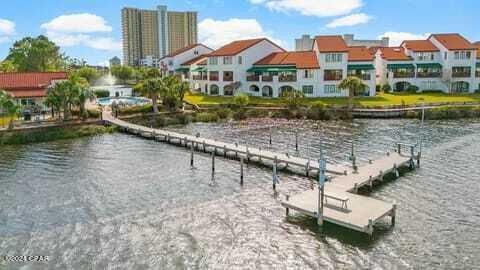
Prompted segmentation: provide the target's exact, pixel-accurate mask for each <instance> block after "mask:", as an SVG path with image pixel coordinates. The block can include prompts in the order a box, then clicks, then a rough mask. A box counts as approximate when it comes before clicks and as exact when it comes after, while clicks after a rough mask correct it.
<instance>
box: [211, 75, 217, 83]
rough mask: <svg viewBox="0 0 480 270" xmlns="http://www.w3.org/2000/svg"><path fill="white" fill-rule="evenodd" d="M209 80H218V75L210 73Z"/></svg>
mask: <svg viewBox="0 0 480 270" xmlns="http://www.w3.org/2000/svg"><path fill="white" fill-rule="evenodd" d="M209 81H213V82H218V75H210V78H209Z"/></svg>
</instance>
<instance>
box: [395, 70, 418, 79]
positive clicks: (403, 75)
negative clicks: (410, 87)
mask: <svg viewBox="0 0 480 270" xmlns="http://www.w3.org/2000/svg"><path fill="white" fill-rule="evenodd" d="M393 78H395V79H402V78H415V71H412V72H393Z"/></svg>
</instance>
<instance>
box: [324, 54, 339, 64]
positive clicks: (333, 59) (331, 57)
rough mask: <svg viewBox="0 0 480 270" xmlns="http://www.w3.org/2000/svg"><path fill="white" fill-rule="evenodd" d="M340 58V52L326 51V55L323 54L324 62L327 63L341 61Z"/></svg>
mask: <svg viewBox="0 0 480 270" xmlns="http://www.w3.org/2000/svg"><path fill="white" fill-rule="evenodd" d="M342 60H343V55H342V54H341V53H327V55H325V62H327V63H336V62H342Z"/></svg>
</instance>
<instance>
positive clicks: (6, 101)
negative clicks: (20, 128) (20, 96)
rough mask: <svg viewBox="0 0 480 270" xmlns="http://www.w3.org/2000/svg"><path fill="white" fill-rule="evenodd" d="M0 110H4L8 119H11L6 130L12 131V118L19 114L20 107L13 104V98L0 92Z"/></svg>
mask: <svg viewBox="0 0 480 270" xmlns="http://www.w3.org/2000/svg"><path fill="white" fill-rule="evenodd" d="M0 109H2V110H4V111H5V112H6V113H7V116H8V117H11V119H10V123H9V124H8V128H9V129H12V128H13V121H14V118H13V116H15V115H17V114H18V113H19V111H20V106H19V105H18V104H17V103H16V102H15V99H14V98H13V96H12V95H10V94H9V93H7V92H6V91H4V90H0Z"/></svg>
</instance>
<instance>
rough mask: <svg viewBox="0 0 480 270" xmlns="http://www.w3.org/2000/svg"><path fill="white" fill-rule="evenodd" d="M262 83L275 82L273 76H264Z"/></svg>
mask: <svg viewBox="0 0 480 270" xmlns="http://www.w3.org/2000/svg"><path fill="white" fill-rule="evenodd" d="M262 82H273V76H272V75H263V76H262Z"/></svg>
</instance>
